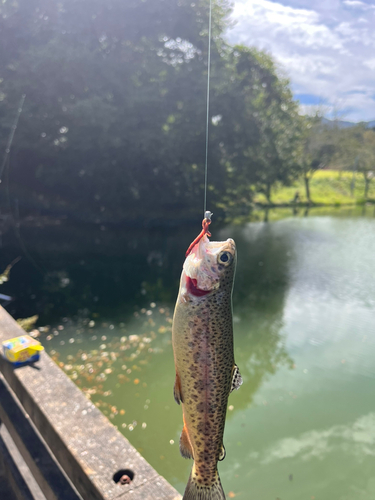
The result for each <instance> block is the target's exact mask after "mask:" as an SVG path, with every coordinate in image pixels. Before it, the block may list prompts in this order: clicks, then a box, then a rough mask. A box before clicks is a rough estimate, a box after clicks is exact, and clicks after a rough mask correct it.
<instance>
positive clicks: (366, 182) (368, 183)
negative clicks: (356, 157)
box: [365, 175, 371, 200]
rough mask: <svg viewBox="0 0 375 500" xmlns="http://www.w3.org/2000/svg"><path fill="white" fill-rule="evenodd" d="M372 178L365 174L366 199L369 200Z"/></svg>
mask: <svg viewBox="0 0 375 500" xmlns="http://www.w3.org/2000/svg"><path fill="white" fill-rule="evenodd" d="M370 180H371V179H369V178H367V177H366V175H365V200H367V198H368V190H369V187H370Z"/></svg>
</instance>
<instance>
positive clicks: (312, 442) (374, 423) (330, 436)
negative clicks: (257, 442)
mask: <svg viewBox="0 0 375 500" xmlns="http://www.w3.org/2000/svg"><path fill="white" fill-rule="evenodd" d="M337 448H341V450H342V451H347V450H349V449H350V452H351V454H352V455H353V456H355V457H357V459H358V460H363V457H364V456H366V455H370V456H375V413H369V414H368V415H364V416H362V417H360V418H358V419H357V420H356V421H355V422H353V423H352V424H349V425H335V426H333V427H330V428H329V429H323V430H320V431H315V430H313V431H309V432H305V433H304V434H302V435H301V436H300V437H299V438H291V437H290V438H285V439H281V440H280V441H278V442H277V443H276V444H274V445H273V446H272V447H271V448H269V449H268V450H267V451H266V452H265V453H264V455H263V458H262V459H261V463H262V464H269V463H271V462H274V461H276V460H283V459H286V458H294V457H298V458H299V459H300V460H301V461H308V460H310V459H311V458H318V459H320V460H322V459H323V458H325V457H326V455H327V454H328V453H330V452H332V451H335V450H337Z"/></svg>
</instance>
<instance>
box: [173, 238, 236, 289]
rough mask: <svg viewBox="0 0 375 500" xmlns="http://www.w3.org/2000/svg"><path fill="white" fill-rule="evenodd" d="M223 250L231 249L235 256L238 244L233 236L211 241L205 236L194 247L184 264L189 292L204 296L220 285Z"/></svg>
mask: <svg viewBox="0 0 375 500" xmlns="http://www.w3.org/2000/svg"><path fill="white" fill-rule="evenodd" d="M223 251H229V252H230V253H231V254H232V255H233V258H234V257H235V252H236V246H235V243H234V241H233V240H232V239H231V238H229V239H228V240H227V241H212V242H211V241H209V239H208V238H207V236H204V237H203V238H202V239H201V240H200V241H199V242H198V243H197V244H196V245H195V246H194V247H193V249H192V250H191V253H190V254H189V256H188V257H187V258H186V259H185V262H184V266H183V269H184V273H185V277H186V289H187V292H188V293H190V294H191V295H194V296H195V297H202V296H204V295H207V294H208V293H210V292H212V291H214V290H216V289H218V288H219V287H220V275H221V272H220V271H221V269H222V266H220V265H219V264H218V256H219V255H220V254H221V253H222V252H223Z"/></svg>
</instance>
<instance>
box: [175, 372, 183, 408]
mask: <svg viewBox="0 0 375 500" xmlns="http://www.w3.org/2000/svg"><path fill="white" fill-rule="evenodd" d="M173 396H174V400H175V401H176V403H177V404H178V405H179V404H180V403H183V402H184V400H183V399H182V394H181V380H180V376H179V374H178V373H177V372H176V379H175V381H174V387H173Z"/></svg>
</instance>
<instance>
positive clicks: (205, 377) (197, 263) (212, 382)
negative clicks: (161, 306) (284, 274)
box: [172, 219, 242, 500]
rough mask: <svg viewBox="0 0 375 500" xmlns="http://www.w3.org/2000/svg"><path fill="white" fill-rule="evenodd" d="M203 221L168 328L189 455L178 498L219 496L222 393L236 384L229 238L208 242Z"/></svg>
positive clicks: (214, 499) (218, 499) (184, 450)
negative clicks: (188, 469)
mask: <svg viewBox="0 0 375 500" xmlns="http://www.w3.org/2000/svg"><path fill="white" fill-rule="evenodd" d="M205 221H207V219H204V221H203V231H202V233H201V235H200V236H199V237H198V238H197V239H196V240H195V241H194V242H193V243H192V245H191V246H190V248H189V250H188V255H187V258H186V260H185V262H184V265H183V271H182V275H181V281H180V290H179V294H178V298H177V303H176V308H175V312H174V317H173V329H172V342H173V351H174V359H175V366H176V380H175V386H174V398H175V400H176V402H177V403H178V404H180V403H181V405H182V411H183V421H184V427H183V429H182V433H181V438H180V452H181V455H182V456H183V457H184V458H193V459H194V464H193V468H192V471H191V473H190V477H189V481H188V483H187V486H186V489H185V493H184V497H183V500H224V499H225V493H224V491H223V488H222V486H221V482H220V478H219V475H218V471H217V462H218V461H219V460H223V459H224V457H225V449H224V446H223V433H224V425H225V416H226V411H227V403H228V396H229V394H230V392H232V391H233V389H238V388H239V387H240V385H241V384H242V378H241V375H240V373H239V370H238V368H237V366H236V365H235V363H234V354H233V328H232V288H233V280H234V273H235V267H236V246H235V243H234V241H233V240H232V239H228V240H227V241H221V242H213V241H212V242H210V241H209V239H208V237H207V235H206V234H205V233H207V234H209V233H208V224H209V222H208V223H206V230H205V225H204V222H205ZM209 235H210V234H209Z"/></svg>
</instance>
